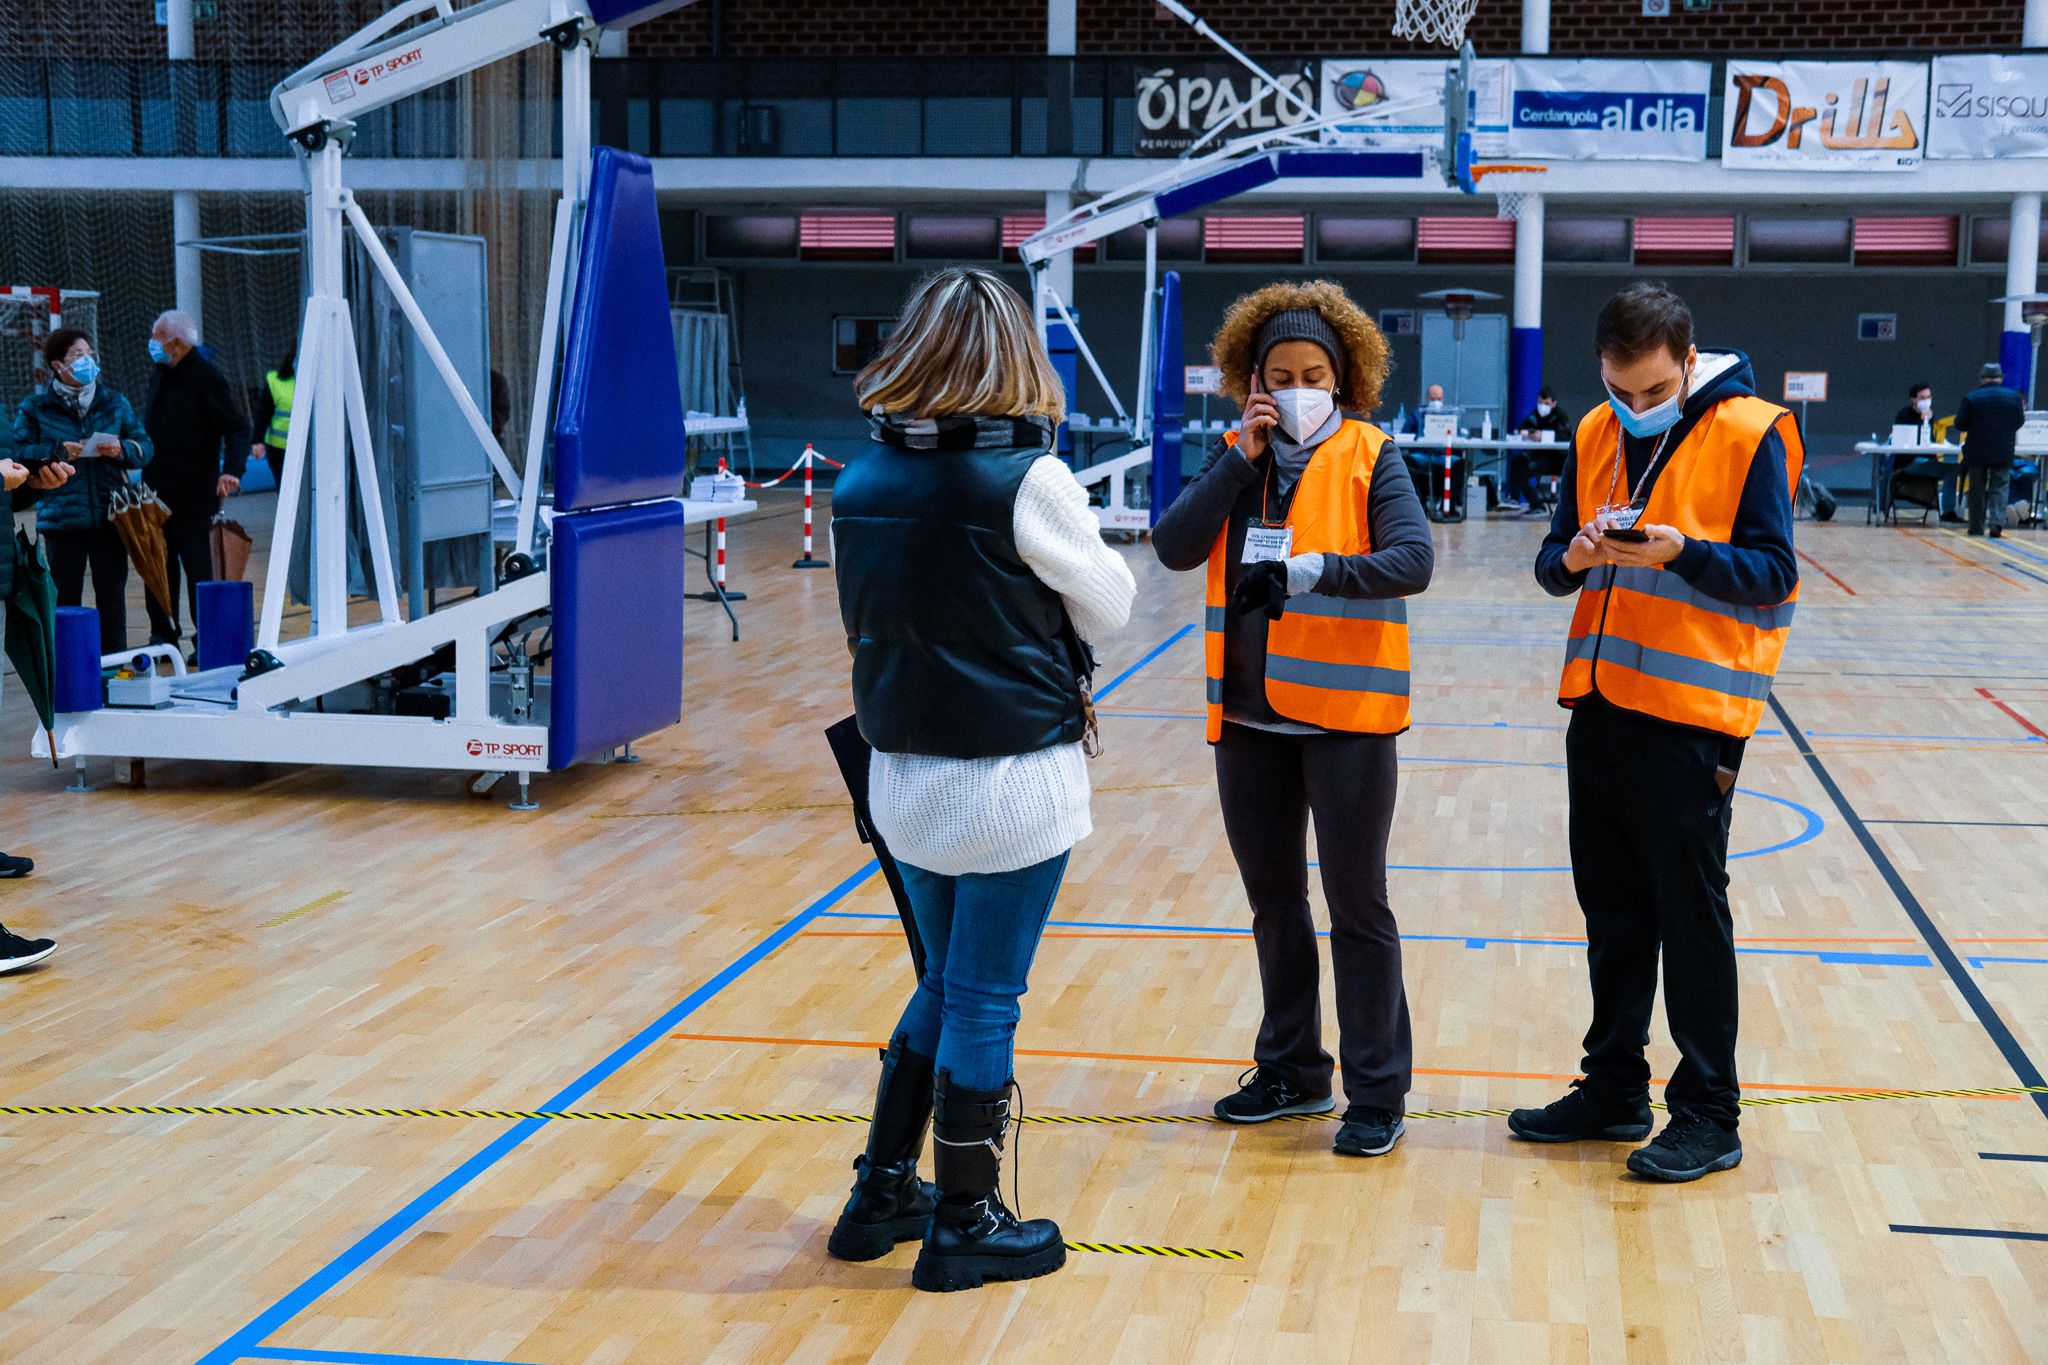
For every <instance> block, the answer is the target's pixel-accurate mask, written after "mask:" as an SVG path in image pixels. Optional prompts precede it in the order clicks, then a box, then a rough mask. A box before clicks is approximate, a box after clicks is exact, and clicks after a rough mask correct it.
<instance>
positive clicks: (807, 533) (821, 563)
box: [789, 445, 832, 569]
mask: <svg viewBox="0 0 2048 1365" xmlns="http://www.w3.org/2000/svg"><path fill="white" fill-rule="evenodd" d="M817 460H818V452H817V451H815V450H813V449H811V447H810V446H808V445H806V446H805V447H804V457H803V459H802V460H801V461H799V463H800V464H802V465H803V467H804V557H803V558H802V559H799V560H798V561H797V562H796V563H794V564H792V565H790V566H789V567H790V568H792V569H829V568H831V567H832V566H831V563H830V562H829V561H827V560H823V559H819V558H818V557H817V556H815V555H813V554H812V553H811V473H812V469H813V468H814V466H815V465H816V464H817Z"/></svg>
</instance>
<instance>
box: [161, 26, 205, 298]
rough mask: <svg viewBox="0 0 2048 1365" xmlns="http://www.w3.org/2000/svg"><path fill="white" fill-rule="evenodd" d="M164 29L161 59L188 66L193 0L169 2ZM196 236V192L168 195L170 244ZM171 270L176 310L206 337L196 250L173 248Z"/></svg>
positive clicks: (175, 102) (175, 100)
mask: <svg viewBox="0 0 2048 1365" xmlns="http://www.w3.org/2000/svg"><path fill="white" fill-rule="evenodd" d="M165 18H166V19H167V20H168V21H169V22H168V26H167V28H166V35H167V36H166V39H165V43H164V55H165V56H167V57H169V58H170V59H171V60H172V61H174V62H189V61H191V60H192V58H193V56H194V52H193V45H192V0H169V4H167V5H166V6H165ZM183 103H184V101H183V99H182V98H181V97H180V92H179V91H178V90H177V89H175V88H174V89H173V90H172V92H171V104H172V106H173V108H174V109H175V108H176V107H177V106H179V105H181V104H183ZM189 119H190V113H189V111H188V112H187V113H185V114H184V115H183V116H182V117H179V118H178V123H179V126H181V127H182V126H184V124H185V123H186V122H188V121H189ZM198 236H199V192H198V191H197V190H178V191H176V192H175V193H173V194H172V195H171V240H172V241H173V242H174V243H176V242H189V241H192V240H194V239H195V238H197V237H198ZM172 253H173V259H174V262H175V264H174V268H173V279H174V282H175V287H176V291H177V305H178V308H179V309H180V310H181V311H183V312H186V313H190V314H191V315H192V320H193V321H194V322H196V323H198V324H199V327H200V335H201V336H204V335H205V334H206V332H205V327H206V321H205V319H204V318H203V317H202V316H201V315H200V274H199V248H197V247H190V246H174V247H173V248H172Z"/></svg>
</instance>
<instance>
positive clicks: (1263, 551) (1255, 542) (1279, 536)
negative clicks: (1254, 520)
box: [1244, 526, 1294, 564]
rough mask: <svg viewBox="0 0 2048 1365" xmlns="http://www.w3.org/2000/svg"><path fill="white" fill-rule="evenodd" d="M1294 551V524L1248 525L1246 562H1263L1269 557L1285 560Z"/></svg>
mask: <svg viewBox="0 0 2048 1365" xmlns="http://www.w3.org/2000/svg"><path fill="white" fill-rule="evenodd" d="M1293 553H1294V528H1293V527H1292V526H1248V527H1246V528H1245V532H1244V562H1245V563H1247V564H1262V563H1264V562H1265V561H1267V560H1269V559H1278V560H1285V559H1287V558H1288V557H1289V556H1291V555H1292V554H1293Z"/></svg>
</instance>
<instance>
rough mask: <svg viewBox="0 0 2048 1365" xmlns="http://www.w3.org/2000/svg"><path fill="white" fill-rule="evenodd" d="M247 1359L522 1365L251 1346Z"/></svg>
mask: <svg viewBox="0 0 2048 1365" xmlns="http://www.w3.org/2000/svg"><path fill="white" fill-rule="evenodd" d="M242 1359H244V1360H313V1361H327V1362H333V1363H334V1365H520V1362H518V1361H515V1360H482V1359H472V1358H470V1357H469V1356H407V1355H390V1354H387V1353H385V1352H382V1351H314V1350H302V1349H299V1348H297V1347H291V1346H252V1347H250V1348H249V1349H248V1350H246V1351H244V1352H242Z"/></svg>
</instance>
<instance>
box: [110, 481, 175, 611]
mask: <svg viewBox="0 0 2048 1365" xmlns="http://www.w3.org/2000/svg"><path fill="white" fill-rule="evenodd" d="M107 513H108V518H109V520H111V521H112V522H113V523H114V530H115V532H116V533H117V534H118V535H119V536H120V537H121V544H122V546H123V547H125V548H126V549H127V551H128V562H129V563H130V564H133V565H134V566H135V572H136V574H137V575H138V576H139V577H140V578H141V579H142V587H143V590H144V591H145V592H147V593H148V594H149V595H150V597H151V599H152V600H154V601H155V602H156V604H157V606H158V607H159V608H161V609H162V610H163V611H164V612H165V614H169V613H170V611H171V610H172V608H171V569H170V556H169V552H168V551H167V550H166V549H165V547H164V523H165V522H167V521H169V520H170V519H171V509H170V508H168V507H166V506H164V503H163V499H162V498H159V497H158V496H157V495H156V490H155V489H154V488H151V487H150V486H149V485H148V484H143V485H142V486H141V487H140V488H139V489H129V488H119V489H116V490H114V496H113V498H112V499H111V500H110V501H109V502H108V504H107Z"/></svg>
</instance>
